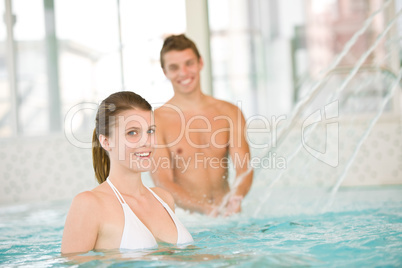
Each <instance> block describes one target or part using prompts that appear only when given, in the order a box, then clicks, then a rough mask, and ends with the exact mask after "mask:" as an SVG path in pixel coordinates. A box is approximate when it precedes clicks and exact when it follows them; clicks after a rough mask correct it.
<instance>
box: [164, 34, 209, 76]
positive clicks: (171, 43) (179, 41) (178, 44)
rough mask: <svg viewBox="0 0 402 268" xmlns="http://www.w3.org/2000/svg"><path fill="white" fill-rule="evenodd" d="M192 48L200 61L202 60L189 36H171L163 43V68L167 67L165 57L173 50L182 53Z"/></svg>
mask: <svg viewBox="0 0 402 268" xmlns="http://www.w3.org/2000/svg"><path fill="white" fill-rule="evenodd" d="M188 48H190V49H191V50H192V51H193V52H194V54H195V55H196V56H197V58H198V59H200V57H201V55H200V53H199V52H198V49H197V46H196V45H195V44H194V42H193V41H191V40H190V39H189V38H187V36H185V35H184V34H179V35H171V36H169V37H167V38H166V39H165V41H164V42H163V46H162V49H161V52H160V61H161V66H162V68H163V67H164V65H165V61H164V59H163V56H164V55H165V54H166V53H167V52H169V51H172V50H178V51H182V50H185V49H188Z"/></svg>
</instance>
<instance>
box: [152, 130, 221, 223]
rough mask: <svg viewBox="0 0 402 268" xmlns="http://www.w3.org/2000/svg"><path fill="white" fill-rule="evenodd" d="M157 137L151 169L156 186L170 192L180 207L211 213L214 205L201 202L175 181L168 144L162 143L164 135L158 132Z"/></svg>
mask: <svg viewBox="0 0 402 268" xmlns="http://www.w3.org/2000/svg"><path fill="white" fill-rule="evenodd" d="M156 137H157V144H159V146H158V148H156V149H155V151H154V157H153V158H154V161H153V167H152V170H151V177H152V180H153V182H154V184H155V186H158V187H161V188H163V189H165V190H167V191H168V192H170V193H171V194H172V195H173V198H174V200H175V203H176V204H177V205H178V206H179V207H181V208H183V209H188V210H190V211H196V212H200V213H204V214H207V215H209V214H211V212H212V211H213V210H214V208H215V207H214V206H212V205H211V204H208V203H201V202H200V201H199V200H197V199H195V198H193V197H192V196H191V195H190V194H189V193H188V192H187V191H186V190H185V189H183V187H181V186H180V185H178V184H177V183H175V182H174V173H173V166H172V160H171V158H170V155H169V150H168V148H166V146H161V145H160V144H164V143H163V137H162V135H161V134H159V135H158V134H156ZM167 163H168V164H167Z"/></svg>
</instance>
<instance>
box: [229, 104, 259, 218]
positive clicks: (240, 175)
mask: <svg viewBox="0 0 402 268" xmlns="http://www.w3.org/2000/svg"><path fill="white" fill-rule="evenodd" d="M231 118H233V119H234V124H233V125H234V127H233V131H232V132H233V133H230V135H232V137H233V138H231V139H230V141H231V143H230V146H229V154H230V157H231V158H232V161H233V166H234V168H235V170H236V179H235V182H234V185H232V191H233V194H232V195H231V197H230V198H229V201H228V205H227V214H231V213H236V212H240V210H241V201H242V199H243V198H244V197H245V196H246V194H247V193H248V191H249V190H250V188H251V184H252V182H253V169H252V168H251V166H250V149H249V146H248V143H247V140H246V136H245V130H246V121H245V119H244V116H243V114H242V112H241V111H240V109H239V108H238V107H236V106H233V109H232V113H231ZM233 187H234V188H233Z"/></svg>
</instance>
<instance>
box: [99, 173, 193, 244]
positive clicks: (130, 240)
mask: <svg viewBox="0 0 402 268" xmlns="http://www.w3.org/2000/svg"><path fill="white" fill-rule="evenodd" d="M106 181H107V183H109V185H110V187H111V188H112V190H113V192H114V193H115V194H116V197H117V199H118V200H119V202H120V204H121V206H122V207H123V212H124V230H123V235H122V237H121V242H120V248H121V249H150V248H157V247H158V243H157V242H156V240H155V237H154V236H153V235H152V233H151V231H150V230H149V229H148V228H147V227H146V226H145V225H144V224H143V223H142V222H141V221H140V219H138V217H137V216H136V215H135V214H134V212H133V211H132V210H131V208H130V207H129V205H128V204H127V203H126V201H125V200H124V198H123V196H122V195H121V194H120V192H119V191H118V190H117V189H116V187H114V185H113V184H112V182H111V181H110V180H109V179H107V180H106ZM145 187H146V188H147V189H148V190H149V191H150V192H151V193H152V194H153V195H154V196H155V198H156V199H157V200H158V201H159V202H160V203H161V204H162V206H163V207H164V208H165V209H166V211H167V212H168V213H169V215H170V217H171V218H172V220H173V222H174V224H175V225H176V229H177V245H181V244H190V243H193V242H194V240H193V237H192V236H191V234H190V233H189V232H188V231H187V229H186V227H184V225H183V224H182V223H181V222H180V220H179V219H178V218H177V217H176V215H175V214H174V212H173V211H172V210H171V209H170V207H169V206H168V205H167V204H166V203H165V202H164V201H163V200H162V199H161V198H160V197H159V196H157V195H156V194H155V193H154V192H153V191H152V190H151V189H149V188H148V187H147V186H145Z"/></svg>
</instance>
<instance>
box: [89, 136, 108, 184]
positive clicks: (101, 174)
mask: <svg viewBox="0 0 402 268" xmlns="http://www.w3.org/2000/svg"><path fill="white" fill-rule="evenodd" d="M92 164H93V166H94V171H95V176H96V179H97V180H98V183H99V184H101V183H102V182H104V181H106V179H107V177H108V176H109V171H110V159H109V156H108V155H107V153H106V151H105V149H103V148H102V146H101V144H100V142H99V139H98V135H96V128H95V129H94V133H93V135H92Z"/></svg>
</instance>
